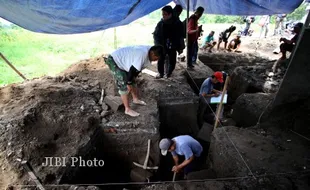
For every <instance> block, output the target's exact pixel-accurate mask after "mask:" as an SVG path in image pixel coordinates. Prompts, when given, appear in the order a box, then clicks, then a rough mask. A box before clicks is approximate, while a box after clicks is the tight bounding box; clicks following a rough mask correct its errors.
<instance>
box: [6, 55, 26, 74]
mask: <svg viewBox="0 0 310 190" xmlns="http://www.w3.org/2000/svg"><path fill="white" fill-rule="evenodd" d="M0 56H1V58H2V59H3V60H4V61H5V62H6V63H7V64H8V65H9V66H10V67H11V68H12V69H13V70H14V71H15V72H16V73H17V74H18V75H19V76H21V77H22V78H23V79H24V80H27V78H26V77H25V76H24V75H23V74H21V73H20V72H19V71H18V70H17V69H16V68H15V67H14V66H13V65H12V64H11V63H10V62H9V61H8V60H7V59H6V58H5V57H4V55H2V53H0Z"/></svg>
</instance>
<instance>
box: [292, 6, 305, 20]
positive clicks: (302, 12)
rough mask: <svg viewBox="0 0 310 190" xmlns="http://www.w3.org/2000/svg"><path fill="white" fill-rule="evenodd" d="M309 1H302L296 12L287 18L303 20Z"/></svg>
mask: <svg viewBox="0 0 310 190" xmlns="http://www.w3.org/2000/svg"><path fill="white" fill-rule="evenodd" d="M306 8H307V3H302V4H301V5H300V6H299V7H298V8H297V9H295V10H294V12H292V13H290V14H288V15H287V20H301V19H302V17H303V16H305V14H306V13H307V11H306Z"/></svg>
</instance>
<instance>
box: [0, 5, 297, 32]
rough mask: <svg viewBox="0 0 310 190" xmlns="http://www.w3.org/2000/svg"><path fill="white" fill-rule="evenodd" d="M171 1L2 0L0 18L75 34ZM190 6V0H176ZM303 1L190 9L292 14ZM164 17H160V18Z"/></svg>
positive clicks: (122, 20)
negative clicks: (188, 2)
mask: <svg viewBox="0 0 310 190" xmlns="http://www.w3.org/2000/svg"><path fill="white" fill-rule="evenodd" d="M170 2H171V0H154V1H150V0H113V1H111V0H67V1H60V0H56V1H53V0H44V1H43V0H41V1H37V0H27V1H25V0H14V1H8V0H0V17H2V18H4V19H6V20H8V21H10V22H12V23H14V24H17V25H19V26H21V27H23V28H25V29H27V30H31V31H34V32H40V33H53V34H75V33H85V32H93V31H99V30H104V29H108V28H112V27H117V26H122V25H126V24H129V23H131V22H132V21H134V20H136V19H138V18H141V17H143V16H145V15H147V14H149V13H151V12H153V11H155V10H157V9H159V8H161V7H163V6H164V5H166V4H168V3H170ZM174 2H176V3H177V4H181V5H182V6H183V8H185V9H186V8H187V6H186V3H187V0H174ZM301 3H302V0H190V10H191V11H193V10H194V9H195V8H197V7H198V6H203V7H204V8H205V9H206V11H205V13H208V14H223V15H264V14H280V13H290V12H292V11H293V10H294V9H296V8H297V7H298V6H299V5H300V4H301ZM158 19H160V18H158Z"/></svg>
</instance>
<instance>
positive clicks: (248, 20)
mask: <svg viewBox="0 0 310 190" xmlns="http://www.w3.org/2000/svg"><path fill="white" fill-rule="evenodd" d="M254 21H255V17H254V16H248V17H247V18H246V19H245V28H244V31H243V35H244V36H247V35H248V32H249V30H250V27H251V24H252V23H253V22H254Z"/></svg>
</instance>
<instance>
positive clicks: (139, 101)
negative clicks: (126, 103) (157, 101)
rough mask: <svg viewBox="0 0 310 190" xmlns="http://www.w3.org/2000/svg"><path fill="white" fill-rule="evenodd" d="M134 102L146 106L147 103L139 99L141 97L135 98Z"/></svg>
mask: <svg viewBox="0 0 310 190" xmlns="http://www.w3.org/2000/svg"><path fill="white" fill-rule="evenodd" d="M133 103H134V104H138V105H142V106H145V105H146V103H145V102H144V101H142V100H139V99H138V100H134V101H133Z"/></svg>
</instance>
